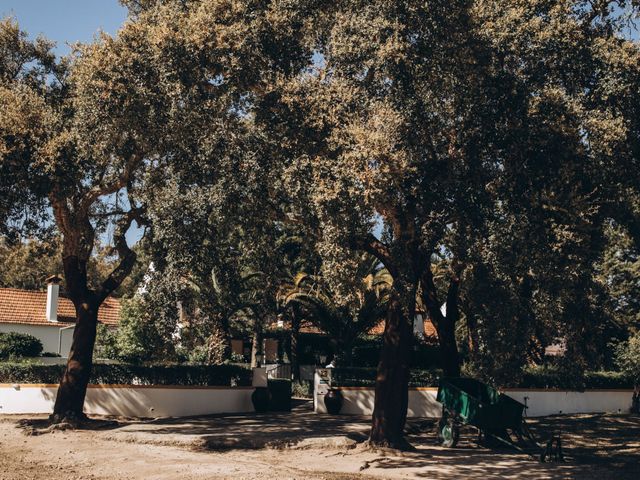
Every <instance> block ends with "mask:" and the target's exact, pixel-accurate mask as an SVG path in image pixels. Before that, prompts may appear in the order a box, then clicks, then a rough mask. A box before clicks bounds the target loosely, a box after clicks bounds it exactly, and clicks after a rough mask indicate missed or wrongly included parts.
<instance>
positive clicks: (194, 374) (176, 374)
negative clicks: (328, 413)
mask: <svg viewBox="0 0 640 480" xmlns="http://www.w3.org/2000/svg"><path fill="white" fill-rule="evenodd" d="M64 369H65V366H64V365H34V364H19V363H0V383H58V382H59V381H60V378H61V377H62V373H63V372H64ZM89 381H90V383H92V384H112V385H113V384H121V385H130V384H135V385H202V386H205V385H206V386H249V385H251V370H250V369H249V368H246V367H242V366H239V365H212V366H209V365H122V364H96V365H94V366H93V370H92V373H91V379H90V380H89Z"/></svg>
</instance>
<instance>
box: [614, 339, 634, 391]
mask: <svg viewBox="0 0 640 480" xmlns="http://www.w3.org/2000/svg"><path fill="white" fill-rule="evenodd" d="M616 364H617V365H618V367H619V368H620V370H621V371H622V372H623V373H624V374H625V375H626V376H628V377H629V378H630V379H631V380H632V381H633V383H634V384H635V385H640V333H636V334H635V335H633V336H632V337H631V338H629V340H628V341H626V342H623V343H621V344H620V345H619V346H618V348H617V349H616Z"/></svg>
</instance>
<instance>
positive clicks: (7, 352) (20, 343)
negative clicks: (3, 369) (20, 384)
mask: <svg viewBox="0 0 640 480" xmlns="http://www.w3.org/2000/svg"><path fill="white" fill-rule="evenodd" d="M41 353H42V342H40V340H38V339H37V338H36V337H34V336H33V335H29V334H26V333H16V332H8V333H0V359H3V360H4V359H7V358H20V357H37V356H38V355H40V354H41Z"/></svg>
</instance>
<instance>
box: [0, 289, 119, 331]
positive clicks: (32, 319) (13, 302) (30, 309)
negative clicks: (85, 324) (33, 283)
mask: <svg viewBox="0 0 640 480" xmlns="http://www.w3.org/2000/svg"><path fill="white" fill-rule="evenodd" d="M46 305H47V292H39V291H34V290H20V289H18V288H0V323H21V324H25V325H50V326H51V325H57V324H59V323H75V321H76V311H75V308H74V306H73V303H72V302H71V300H69V299H68V298H65V297H63V296H62V295H60V297H59V299H58V321H57V322H49V321H47V318H46V313H45V312H46ZM119 318H120V301H119V300H118V299H117V298H112V297H109V298H107V299H106V300H105V301H104V303H103V304H102V305H101V306H100V310H99V311H98V321H99V322H100V323H103V324H105V325H114V326H115V325H117V324H118V320H119Z"/></svg>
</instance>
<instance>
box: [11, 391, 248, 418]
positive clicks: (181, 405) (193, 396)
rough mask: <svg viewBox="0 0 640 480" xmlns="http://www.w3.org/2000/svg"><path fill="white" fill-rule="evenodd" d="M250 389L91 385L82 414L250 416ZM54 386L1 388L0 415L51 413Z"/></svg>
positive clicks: (54, 394)
mask: <svg viewBox="0 0 640 480" xmlns="http://www.w3.org/2000/svg"><path fill="white" fill-rule="evenodd" d="M253 390H254V389H253V387H234V388H230V387H190V386H185V387H183V386H131V385H90V386H89V388H88V389H87V397H86V400H85V407H84V411H85V413H88V414H96V415H121V416H126V417H184V416H192V415H210V414H214V413H243V412H253V411H254V409H253V404H252V403H251V394H252V393H253ZM57 391H58V386H57V385H35V384H32V385H25V384H21V385H10V384H0V414H7V413H52V412H53V404H54V402H55V398H56V393H57Z"/></svg>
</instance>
